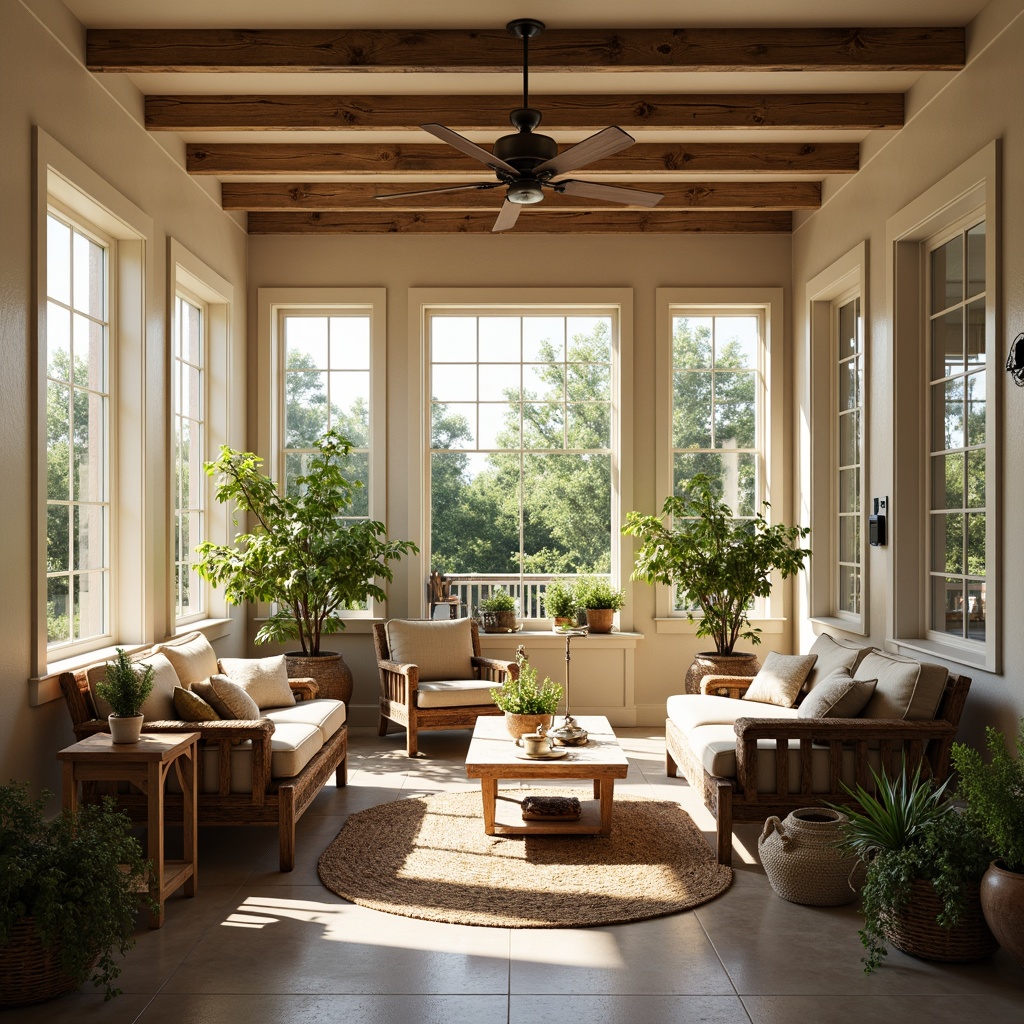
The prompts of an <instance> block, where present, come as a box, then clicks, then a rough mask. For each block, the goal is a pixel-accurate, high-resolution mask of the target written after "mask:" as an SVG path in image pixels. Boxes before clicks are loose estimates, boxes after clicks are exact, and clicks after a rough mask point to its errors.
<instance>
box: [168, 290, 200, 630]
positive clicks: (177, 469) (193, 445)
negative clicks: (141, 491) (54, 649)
mask: <svg viewBox="0 0 1024 1024" xmlns="http://www.w3.org/2000/svg"><path fill="white" fill-rule="evenodd" d="M206 332H207V317H206V308H205V305H204V304H203V303H202V302H201V301H199V300H198V299H193V298H192V297H190V296H186V295H183V294H178V295H176V296H175V300H174V326H173V342H172V359H171V364H172V366H171V378H172V382H171V390H172V403H173V404H172V408H173V427H172V429H173V435H174V436H173V444H174V471H173V472H174V479H173V482H172V487H173V491H174V496H173V500H174V592H175V619H176V621H178V622H179V623H181V622H187V621H190V620H192V619H196V618H200V617H201V616H203V615H204V614H205V612H206V608H205V603H204V600H203V598H204V595H205V592H206V591H205V588H204V586H203V584H202V581H201V580H200V579H199V576H198V574H197V573H196V570H195V565H196V553H195V551H196V547H197V546H198V545H199V544H200V543H201V542H202V541H203V540H205V538H206V476H205V473H204V472H203V462H204V460H205V459H206V391H207V386H206V359H207V343H206V337H207V335H206Z"/></svg>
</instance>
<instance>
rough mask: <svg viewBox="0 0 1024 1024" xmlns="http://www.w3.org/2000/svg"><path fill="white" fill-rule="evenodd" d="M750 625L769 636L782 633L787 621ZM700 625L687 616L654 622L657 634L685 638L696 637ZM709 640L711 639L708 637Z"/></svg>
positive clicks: (767, 621) (766, 620)
mask: <svg viewBox="0 0 1024 1024" xmlns="http://www.w3.org/2000/svg"><path fill="white" fill-rule="evenodd" d="M750 623H751V625H752V626H755V627H756V628H757V629H760V630H761V632H762V633H767V634H769V635H771V634H775V633H781V632H782V631H783V628H784V627H785V624H786V620H785V619H751V620H750ZM699 625H700V622H699V620H697V619H695V620H694V621H693V622H690V620H689V619H687V618H686V617H685V616H671V617H669V618H661V619H655V620H654V631H655V632H656V633H680V634H683V635H685V636H695V635H696V633H697V627H698V626H699ZM707 639H708V640H710V639H711V638H710V637H708V638H707Z"/></svg>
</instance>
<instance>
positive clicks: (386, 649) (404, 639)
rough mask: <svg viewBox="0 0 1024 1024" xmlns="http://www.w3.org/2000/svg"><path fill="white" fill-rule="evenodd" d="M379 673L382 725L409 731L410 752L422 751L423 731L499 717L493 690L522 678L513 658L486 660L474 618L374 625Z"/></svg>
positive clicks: (463, 726) (385, 728)
mask: <svg viewBox="0 0 1024 1024" xmlns="http://www.w3.org/2000/svg"><path fill="white" fill-rule="evenodd" d="M373 642H374V647H375V648H376V651H377V668H378V671H379V673H380V723H379V725H378V727H377V734H378V735H379V736H384V735H386V734H387V731H388V723H389V722H394V723H395V724H396V725H400V726H402V727H403V728H404V729H405V733H406V739H405V752H406V754H408V755H409V757H415V756H416V755H417V753H418V749H417V734H418V733H420V732H421V731H424V730H436V729H472V728H473V726H474V725H475V724H476V720H477V717H478V716H480V715H500V714H501V713H502V712H501V709H500V708H498V707H497V706H496V705H495V703H494V701H493V700H492V699H491V694H490V689H491V687H494V686H501V685H502V683H504V681H505V680H506V679H517V678H518V676H519V666H518V665H517V664H516V663H515V662H514V661H513V662H508V661H499V660H497V659H494V658H484V657H482V656H481V653H480V630H479V627H478V626H477V624H476V623H475V622H474V621H473V620H472V619H452V620H443V619H442V620H430V619H391V620H390V621H389V622H378V623H375V624H374V627H373Z"/></svg>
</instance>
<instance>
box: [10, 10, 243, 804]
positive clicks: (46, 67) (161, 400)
mask: <svg viewBox="0 0 1024 1024" xmlns="http://www.w3.org/2000/svg"><path fill="white" fill-rule="evenodd" d="M40 19H42V20H40ZM44 22H45V24H44ZM47 26H50V27H49V28H48V27H47ZM51 28H52V29H53V30H54V31H55V32H56V33H57V35H55V34H54V32H53V31H51ZM83 44H84V35H83V34H82V32H81V27H80V26H78V25H77V23H76V22H74V20H73V19H71V18H70V17H69V16H68V14H67V11H66V9H65V8H64V7H63V5H62V4H59V3H56V2H53V0H33V2H32V3H30V4H28V5H26V4H23V3H21V2H18V0H5V2H4V4H3V5H2V8H0V115H2V116H0V124H2V139H3V145H2V151H3V160H0V196H2V197H3V199H2V202H3V208H2V209H3V219H2V227H3V231H2V235H3V240H4V244H3V246H2V247H0V343H2V352H3V373H2V374H0V437H2V438H3V443H2V444H0V509H2V513H0V521H2V523H3V533H2V537H0V631H2V632H0V640H2V650H3V658H2V660H0V779H3V780H5V781H6V780H7V779H9V778H17V779H30V780H31V781H32V784H33V786H34V787H35V788H36V789H39V788H42V787H43V786H46V787H48V788H50V789H53V790H59V775H58V772H57V768H56V765H57V762H56V759H55V757H54V754H55V752H56V750H57V749H59V747H61V746H64V745H65V744H67V743H68V742H70V741H71V740H72V739H73V736H72V735H71V730H70V720H69V718H68V715H67V711H66V710H65V707H64V702H63V701H53V702H50V703H45V704H43V705H41V706H38V707H34V706H31V704H30V700H29V694H30V686H29V676H30V674H31V670H32V668H31V667H32V647H33V640H32V618H31V608H30V605H31V601H32V591H31V586H30V584H31V581H32V579H33V576H34V574H35V573H36V572H37V566H35V565H34V564H33V558H32V553H31V544H30V538H31V536H32V525H33V517H34V516H35V515H36V508H35V503H34V502H33V500H32V454H33V444H34V440H33V437H34V435H33V431H32V429H31V422H32V418H33V416H34V407H35V401H34V398H35V383H34V378H33V361H34V358H35V351H36V346H35V341H34V338H33V336H32V313H33V303H34V301H35V299H34V290H33V288H34V286H33V279H32V278H33V273H32V271H33V265H34V264H33V223H34V217H35V214H34V206H33V180H34V170H33V158H32V133H33V126H39V127H40V128H41V129H42V130H43V131H44V132H46V133H47V134H48V135H49V136H51V137H52V138H54V139H55V140H56V141H57V142H58V143H60V144H61V145H62V146H63V147H64V148H65V149H67V150H68V151H70V152H71V153H72V154H73V155H74V156H75V157H77V158H78V160H80V161H82V162H83V163H84V164H85V165H87V166H88V167H89V168H90V169H91V170H92V171H94V172H95V173H96V174H98V175H99V176H100V177H101V178H103V179H104V180H105V181H106V182H107V183H109V185H111V186H112V187H113V188H114V189H115V190H117V191H118V192H119V193H121V195H123V196H124V197H125V198H126V199H128V200H129V201H130V202H132V203H134V204H135V205H136V206H137V207H139V208H140V209H141V210H142V211H143V213H144V214H146V215H147V216H148V217H150V218H152V220H153V224H154V232H153V236H152V240H151V244H150V245H149V246H148V253H147V263H148V267H147V278H146V280H147V295H146V308H145V321H146V351H145V395H144V404H145V422H144V423H140V424H139V429H140V430H144V431H145V447H146V477H147V481H146V486H145V493H146V503H147V506H148V507H147V508H146V509H144V510H142V512H143V516H144V519H145V521H146V522H147V523H148V524H150V529H149V530H148V534H149V536H148V537H147V544H146V548H145V552H144V558H145V560H146V566H145V567H143V570H144V571H145V572H147V573H148V574H150V575H151V576H152V578H154V579H157V580H160V581H166V578H167V569H166V566H167V561H168V552H167V547H166V545H167V539H166V538H167V531H166V529H162V528H160V527H161V526H162V524H165V523H166V508H165V502H166V501H167V488H166V481H167V479H168V467H167V427H166V404H165V403H166V393H167V387H168V384H167V373H166V365H167V362H168V358H169V357H168V350H167V329H166V323H167V309H166V306H167V287H168V285H167V250H168V241H167V240H168V238H169V237H173V238H175V239H177V240H178V241H179V242H180V243H181V244H182V245H183V246H184V247H185V248H186V249H188V250H190V251H191V252H192V253H194V254H195V255H196V256H198V257H199V258H200V259H201V260H203V261H204V262H205V263H206V264H207V265H208V266H210V267H211V268H212V269H213V270H215V271H216V272H217V273H218V274H220V275H221V276H222V277H224V278H226V279H227V280H228V281H229V282H231V283H232V285H233V286H234V288H235V289H236V291H237V293H238V295H239V297H241V296H244V294H245V266H246V236H245V234H244V232H243V231H242V230H241V229H240V228H239V226H238V225H237V224H236V223H235V222H233V221H232V220H231V219H230V218H229V217H228V216H227V215H225V214H224V213H222V212H221V211H220V210H219V208H218V206H217V204H216V203H215V202H214V201H213V199H212V198H211V197H210V195H209V194H208V193H207V192H206V191H205V190H204V189H203V188H201V187H199V186H198V185H197V184H196V183H195V182H193V181H192V180H190V179H189V178H188V176H187V175H186V174H185V173H184V171H182V170H181V168H180V166H179V165H178V162H177V161H176V160H175V159H173V158H172V156H171V155H169V154H168V152H167V151H166V150H165V149H164V148H163V147H162V145H161V144H159V143H158V142H157V141H155V140H154V138H153V137H152V136H150V135H148V134H147V133H146V131H145V130H144V129H143V128H142V127H141V125H140V124H139V123H138V120H137V117H138V111H139V110H140V109H141V102H139V101H138V97H137V94H136V95H134V96H133V90H131V89H130V88H126V83H123V82H119V81H116V80H114V81H113V82H112V85H113V87H114V88H115V89H116V90H117V99H116V100H115V98H114V97H113V96H112V95H111V94H110V93H109V92H108V91H107V89H106V88H105V87H104V83H103V82H101V81H100V80H98V79H96V78H94V77H93V76H92V75H90V74H88V73H87V72H86V71H85V69H84V67H83V66H82V63H81V56H82V53H83V52H84V45H83ZM133 101H134V102H133ZM122 104H128V107H129V109H125V106H123V105H122ZM237 307H238V308H237V309H236V310H235V311H234V317H233V325H232V332H231V349H232V351H231V360H232V366H233V376H234V377H235V378H236V379H237V380H240V381H242V380H244V364H245V337H246V335H245V305H244V302H241V301H240V302H238V303H237ZM244 397H245V396H244V386H243V388H240V389H239V391H238V395H237V398H238V401H237V402H236V404H235V407H234V409H233V410H232V412H233V415H232V428H231V429H232V437H233V439H234V440H235V443H237V444H241V443H243V438H244V430H245V409H244ZM158 528H159V529H158ZM153 608H154V611H153V614H152V615H151V616H150V617H149V619H148V620H147V622H146V627H145V628H146V632H147V633H148V635H147V636H140V637H120V638H119V641H120V642H122V643H125V644H131V643H137V642H141V641H144V640H151V639H159V638H162V637H163V636H164V635H166V632H167V628H168V623H167V621H166V615H167V608H166V602H161V601H159V600H158V601H154V603H153ZM233 633H234V635H233V636H230V637H227V638H225V639H224V640H222V641H220V643H219V646H220V649H221V651H222V653H225V654H230V653H236V652H241V651H242V650H243V649H244V636H243V635H242V634H243V625H242V622H241V620H240V619H239V622H238V624H237V628H235V629H234V631H233Z"/></svg>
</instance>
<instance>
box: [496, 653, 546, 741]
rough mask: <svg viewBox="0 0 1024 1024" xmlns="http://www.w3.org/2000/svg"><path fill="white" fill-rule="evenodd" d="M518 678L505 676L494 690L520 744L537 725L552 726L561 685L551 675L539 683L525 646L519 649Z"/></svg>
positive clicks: (534, 730) (514, 736)
mask: <svg viewBox="0 0 1024 1024" xmlns="http://www.w3.org/2000/svg"><path fill="white" fill-rule="evenodd" d="M516 664H517V665H518V666H519V678H518V679H506V680H505V682H504V683H503V684H502V685H501V686H500V687H495V688H494V689H492V690H491V697H492V699H493V700H494V703H495V704H497V705H498V707H499V708H501V710H502V711H504V712H505V728H506V729H508V732H509V735H510V736H511V737H512V738H513V739H514V740H515V741H516V742H517V743H518V742H519V739H520V737H522V736H524V735H525V734H526V733H530V732H536V731H537V726H538V725H543V726H544V727H545V728H546V729H550V728H551V725H552V723H553V722H554V720H555V712H556V711H557V710H558V702H559V701H560V700H561V699H562V687H561V686H559V684H558V683H554V682H552V681H551V679H550V678H548V677H546V676H545V678H544V682H543V683H541V684H540V685H538V684H537V670H536V669H535V668H531V666H530V661H529V658H528V657H527V655H526V648H525V647H523V645H522V644H520V645H519V646H518V647H517V648H516Z"/></svg>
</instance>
